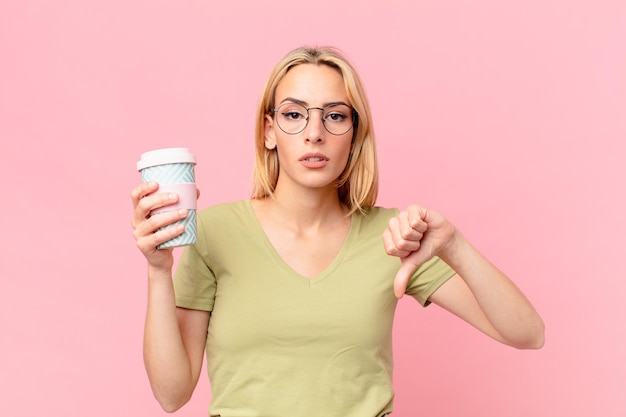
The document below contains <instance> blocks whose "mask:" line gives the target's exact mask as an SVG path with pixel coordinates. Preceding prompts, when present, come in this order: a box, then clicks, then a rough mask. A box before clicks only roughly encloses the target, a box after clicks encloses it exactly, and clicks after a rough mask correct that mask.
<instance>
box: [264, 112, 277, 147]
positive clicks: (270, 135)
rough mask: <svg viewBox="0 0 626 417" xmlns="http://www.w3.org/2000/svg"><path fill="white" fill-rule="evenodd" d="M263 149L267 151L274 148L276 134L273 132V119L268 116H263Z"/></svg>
mask: <svg viewBox="0 0 626 417" xmlns="http://www.w3.org/2000/svg"><path fill="white" fill-rule="evenodd" d="M265 147H266V148H267V149H269V150H272V149H275V148H276V134H275V132H274V119H272V118H271V117H270V115H269V114H266V115H265Z"/></svg>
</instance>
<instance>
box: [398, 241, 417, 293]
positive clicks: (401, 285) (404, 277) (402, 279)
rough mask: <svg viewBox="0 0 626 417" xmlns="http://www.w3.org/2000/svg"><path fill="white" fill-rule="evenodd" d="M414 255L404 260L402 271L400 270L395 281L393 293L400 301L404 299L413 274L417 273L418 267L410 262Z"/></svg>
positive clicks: (401, 265)
mask: <svg viewBox="0 0 626 417" xmlns="http://www.w3.org/2000/svg"><path fill="white" fill-rule="evenodd" d="M414 253H415V252H414ZM412 255H413V254H411V255H409V256H407V257H404V258H402V263H401V264H400V269H398V272H397V273H396V276H395V278H394V279H393V293H394V295H395V296H396V298H398V299H400V298H402V296H403V295H404V293H405V292H406V287H407V285H408V283H409V279H410V278H411V275H413V272H415V270H416V269H417V265H415V264H414V263H413V262H411V261H410V257H411V256H412Z"/></svg>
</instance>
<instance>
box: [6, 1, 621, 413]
mask: <svg viewBox="0 0 626 417" xmlns="http://www.w3.org/2000/svg"><path fill="white" fill-rule="evenodd" d="M247 3H249V4H247ZM374 4H376V5H374ZM378 4H382V5H378ZM303 43H306V44H332V45H336V46H338V47H340V48H341V49H343V50H344V51H345V52H346V53H347V55H348V56H349V57H350V58H351V59H352V61H353V62H354V64H355V65H356V66H357V68H358V69H359V70H360V73H361V75H362V77H363V80H364V82H365V85H366V88H367V91H368V93H369V98H370V101H371V104H372V107H373V112H374V117H375V125H376V128H377V134H378V139H379V152H380V169H381V178H382V181H381V182H382V183H381V194H380V198H379V204H380V205H385V206H396V207H401V208H403V207H405V206H406V205H408V204H410V203H413V202H415V203H420V204H423V205H425V206H427V207H430V208H434V209H437V210H439V211H441V212H443V213H444V214H446V215H447V216H448V217H449V218H450V219H452V220H453V221H454V222H455V223H456V224H457V225H458V226H459V228H461V230H463V231H464V232H465V234H466V235H467V236H469V237H470V239H471V240H472V241H473V242H474V243H475V244H476V245H477V246H478V247H479V248H480V249H481V250H482V251H483V252H484V253H485V254H487V255H488V257H490V259H492V260H493V262H495V263H496V264H498V265H499V266H501V267H502V268H503V269H505V270H506V271H507V272H508V273H509V275H510V276H511V277H512V278H513V279H514V280H515V281H516V282H517V283H518V284H519V286H520V287H521V288H522V289H523V290H524V291H525V292H526V293H527V294H528V296H529V297H530V298H531V299H532V300H533V302H534V304H535V305H536V307H537V309H538V310H539V311H540V312H541V314H542V315H543V317H544V319H545V322H546V325H547V334H546V335H547V342H546V346H545V348H544V349H543V350H540V351H516V350H514V349H512V348H507V347H505V346H502V345H499V344H498V343H496V342H493V341H491V340H488V339H487V338H486V337H484V336H482V335H481V334H479V333H478V332H477V331H475V330H474V329H472V328H470V327H469V326H467V325H465V324H464V323H461V322H460V321H459V320H458V319H456V318H454V317H451V316H450V315H448V314H445V313H443V312H442V311H440V310H438V309H437V308H436V307H435V308H429V309H426V310H422V309H421V308H419V307H418V306H417V304H416V303H414V302H412V301H411V300H409V299H405V300H403V301H402V302H401V304H400V310H399V313H398V318H397V326H396V333H395V350H396V374H395V378H396V388H397V406H396V412H395V413H394V415H397V416H416V415H425V416H426V415H428V416H457V415H464V416H482V417H490V416H493V417H496V416H498V417H501V416H515V417H517V416H519V417H523V416H524V417H525V416H569V417H578V416H580V417H582V416H610V417H612V416H624V415H626V400H624V393H625V386H626V354H625V352H626V337H625V336H626V332H625V330H624V329H625V324H624V323H625V319H626V312H625V307H624V303H623V299H624V292H626V283H625V279H624V278H625V276H624V268H623V265H624V249H625V244H624V236H625V234H626V222H625V221H624V213H625V212H626V204H625V202H624V192H625V185H626V181H625V180H626V168H625V163H624V160H625V159H626V158H625V156H626V152H625V149H624V143H625V138H626V114H625V111H626V104H625V103H626V2H623V1H618V0H615V1H613V2H609V1H595V2H588V1H566V0H560V1H559V0H547V1H545V0H544V1H538V0H531V1H526V2H521V1H520V2H506V1H499V0H492V1H487V0H477V1H473V2H464V1H449V0H446V1H439V0H429V1H408V0H407V1H398V0H387V1H384V2H371V4H370V3H368V2H364V1H358V0H354V1H335V2H329V1H326V0H318V1H314V2H295V3H294V2H280V1H274V2H265V1H258V2H257V1H248V2H243V3H242V2H229V1H221V2H211V1H206V0H205V1H163V0H142V1H139V0H131V1H127V0H125V1H121V0H107V1H104V0H91V1H84V0H71V1H70V0H65V1H58V2H53V1H44V0H41V1H23V0H14V1H11V0H9V1H7V0H2V1H1V2H0V140H1V144H2V151H1V152H0V178H1V183H2V215H1V216H0V230H1V232H2V238H1V240H0V256H1V257H2V267H3V270H2V274H1V275H2V278H1V281H0V326H1V331H0V335H1V338H2V343H1V344H0V349H1V352H2V354H1V355H0V397H1V400H0V414H1V415H4V416H13V417H15V416H40V415H45V416H49V417H50V416H94V417H96V416H112V415H115V416H148V415H150V416H158V415H162V414H164V413H163V412H162V411H161V410H160V408H159V407H158V405H157V403H156V401H154V399H153V398H152V394H151V392H150V388H149V386H148V381H147V378H146V376H145V372H144V369H143V363H142V356H141V340H142V327H143V320H144V311H145V305H146V280H145V273H146V266H145V261H144V259H143V257H142V256H141V254H140V253H139V251H138V250H137V249H136V247H135V244H134V240H133V239H132V236H131V227H130V216H131V202H130V190H131V188H132V187H133V186H135V185H136V184H137V183H138V182H139V174H138V173H137V172H136V170H135V163H136V161H137V159H138V157H139V154H140V153H141V152H144V151H146V150H150V149H154V148H159V147H165V146H187V147H189V148H190V149H191V150H192V151H194V152H195V153H197V155H198V157H199V161H200V162H199V165H198V167H197V177H198V184H199V187H200V188H201V189H202V192H203V194H202V197H201V200H200V203H199V204H200V205H201V206H206V205H209V204H214V203H218V202H223V201H229V200H233V199H240V198H246V197H247V196H248V192H249V180H250V176H251V171H252V160H253V154H252V134H253V120H254V109H255V107H256V102H257V99H258V94H259V91H260V89H261V86H262V83H263V81H264V79H265V76H266V75H267V73H268V72H269V71H270V69H271V68H272V66H273V65H274V63H275V62H276V61H277V60H278V59H279V58H280V57H282V55H283V54H284V53H285V52H287V51H288V50H290V49H291V48H293V47H296V46H299V45H300V44H303ZM209 400H210V395H209V384H208V382H207V379H206V376H205V375H203V377H202V380H201V382H200V384H199V386H198V389H197V390H196V393H195V395H194V397H193V398H192V400H191V402H190V403H189V404H188V405H187V406H186V407H185V408H184V409H182V410H181V411H180V412H179V413H178V415H180V416H203V415H206V414H207V407H208V403H209Z"/></svg>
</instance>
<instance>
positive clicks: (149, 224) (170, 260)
mask: <svg viewBox="0 0 626 417" xmlns="http://www.w3.org/2000/svg"><path fill="white" fill-rule="evenodd" d="M158 188H159V184H157V183H156V182H154V181H150V182H145V183H143V184H141V185H139V186H137V187H136V188H134V189H133V190H132V192H131V198H132V200H133V207H134V209H135V211H134V214H133V218H132V221H131V224H132V226H133V229H134V232H133V237H134V238H135V240H136V242H137V247H138V248H139V250H141V252H142V253H143V255H144V256H145V257H146V259H147V260H148V264H149V265H150V266H152V267H154V268H157V269H161V270H167V271H170V272H171V270H172V267H173V265H174V256H173V255H172V252H173V249H171V248H170V249H157V246H158V245H160V244H161V243H163V242H166V241H168V240H170V239H172V238H174V237H176V236H178V235H180V234H181V233H183V231H184V226H182V225H177V226H175V227H169V228H167V229H164V230H158V229H160V228H161V227H163V226H167V225H169V224H172V223H174V222H176V221H178V220H180V219H183V218H185V217H186V216H187V210H185V209H178V210H171V211H166V212H162V213H159V214H158V215H156V216H151V215H150V212H151V211H152V210H155V209H158V208H161V207H164V206H168V205H171V204H175V203H176V202H177V201H178V195H176V194H173V193H155V191H157V190H158Z"/></svg>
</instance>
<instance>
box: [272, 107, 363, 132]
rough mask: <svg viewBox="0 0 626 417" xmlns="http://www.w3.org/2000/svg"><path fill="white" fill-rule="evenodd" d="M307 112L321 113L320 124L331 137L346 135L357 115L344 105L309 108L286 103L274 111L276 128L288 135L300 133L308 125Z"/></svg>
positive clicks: (308, 115)
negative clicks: (318, 111) (316, 111)
mask: <svg viewBox="0 0 626 417" xmlns="http://www.w3.org/2000/svg"><path fill="white" fill-rule="evenodd" d="M309 110H321V111H322V124H323V125H324V128H325V129H326V130H327V131H328V133H331V134H333V135H337V136H339V135H343V134H344V133H348V131H349V130H350V129H352V126H353V125H354V124H355V123H356V121H357V118H358V113H357V112H356V110H354V109H353V108H352V107H350V106H348V105H346V104H331V105H328V106H326V107H309V108H308V109H307V108H306V107H304V106H303V105H301V104H298V103H292V102H287V103H283V104H281V105H280V106H278V108H277V109H274V113H276V122H277V123H278V127H279V128H280V130H282V131H283V132H285V133H287V134H288V135H295V134H297V133H300V132H302V131H303V130H304V129H305V128H306V126H307V125H308V124H309V117H310V114H309Z"/></svg>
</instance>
